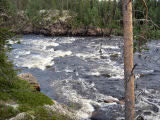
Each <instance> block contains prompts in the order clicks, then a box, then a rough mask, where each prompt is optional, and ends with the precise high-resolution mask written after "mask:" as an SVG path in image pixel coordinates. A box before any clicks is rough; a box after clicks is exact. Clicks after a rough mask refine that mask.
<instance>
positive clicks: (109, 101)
mask: <svg viewBox="0 0 160 120" xmlns="http://www.w3.org/2000/svg"><path fill="white" fill-rule="evenodd" d="M104 102H105V103H117V104H120V105H124V104H125V102H124V100H120V101H119V100H113V99H108V100H104Z"/></svg>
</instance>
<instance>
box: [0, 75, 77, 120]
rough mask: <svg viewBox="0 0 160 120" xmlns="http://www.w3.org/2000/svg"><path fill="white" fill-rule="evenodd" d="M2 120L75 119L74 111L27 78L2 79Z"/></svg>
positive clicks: (0, 105)
mask: <svg viewBox="0 0 160 120" xmlns="http://www.w3.org/2000/svg"><path fill="white" fill-rule="evenodd" d="M0 108H1V109H0V120H33V119H34V120H50V119H52V120H74V119H75V117H74V116H75V115H74V112H73V111H72V110H71V109H69V108H68V107H67V106H65V105H61V104H59V103H57V102H56V101H53V100H52V99H50V98H49V97H47V96H46V95H44V94H43V93H41V92H39V91H37V90H35V89H34V88H33V87H32V86H31V85H30V84H29V83H28V82H27V81H26V80H22V79H20V78H19V77H17V78H16V79H15V80H12V81H7V80H6V81H4V80H1V79H0Z"/></svg>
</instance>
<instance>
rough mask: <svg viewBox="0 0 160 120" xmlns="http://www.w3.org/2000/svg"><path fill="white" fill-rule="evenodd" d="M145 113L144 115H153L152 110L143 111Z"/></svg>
mask: <svg viewBox="0 0 160 120" xmlns="http://www.w3.org/2000/svg"><path fill="white" fill-rule="evenodd" d="M143 114H144V115H151V114H152V112H151V111H145V112H143Z"/></svg>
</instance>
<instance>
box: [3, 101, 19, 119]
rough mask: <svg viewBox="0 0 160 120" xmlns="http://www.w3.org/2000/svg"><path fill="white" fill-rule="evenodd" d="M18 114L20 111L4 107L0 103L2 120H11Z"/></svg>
mask: <svg viewBox="0 0 160 120" xmlns="http://www.w3.org/2000/svg"><path fill="white" fill-rule="evenodd" d="M17 113H18V111H17V110H15V109H14V108H13V107H11V106H7V105H4V103H0V120H6V119H8V118H11V117H13V116H15V115H16V114H17Z"/></svg>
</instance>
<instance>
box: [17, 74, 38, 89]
mask: <svg viewBox="0 0 160 120" xmlns="http://www.w3.org/2000/svg"><path fill="white" fill-rule="evenodd" d="M18 77H20V78H21V79H23V80H26V81H27V82H28V83H29V84H31V86H33V87H34V88H35V89H36V90H37V91H40V84H39V83H38V81H37V79H36V78H35V77H34V76H33V75H32V74H31V73H21V74H19V75H18Z"/></svg>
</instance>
